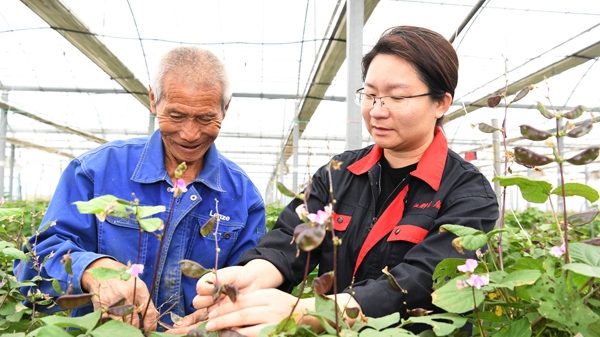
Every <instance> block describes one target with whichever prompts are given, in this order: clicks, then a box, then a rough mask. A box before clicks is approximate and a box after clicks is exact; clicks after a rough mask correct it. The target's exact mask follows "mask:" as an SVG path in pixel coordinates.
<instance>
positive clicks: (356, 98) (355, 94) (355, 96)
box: [354, 87, 431, 111]
mask: <svg viewBox="0 0 600 337" xmlns="http://www.w3.org/2000/svg"><path fill="white" fill-rule="evenodd" d="M364 89H365V88H364V87H363V88H360V89H357V90H356V91H355V92H354V103H356V105H358V106H359V107H361V108H363V109H373V108H374V107H375V104H377V99H379V104H381V106H382V107H383V108H385V109H386V110H389V109H388V108H387V107H386V106H385V101H384V100H383V99H384V98H394V99H407V98H415V97H423V96H429V95H431V93H430V92H428V93H424V94H419V95H410V96H392V95H389V96H379V97H377V96H373V95H369V94H367V93H364V92H362V91H361V90H364ZM361 95H364V96H367V97H372V98H373V105H372V106H370V107H367V108H365V107H363V105H362V104H360V103H359V97H360V96H361ZM390 111H391V110H390Z"/></svg>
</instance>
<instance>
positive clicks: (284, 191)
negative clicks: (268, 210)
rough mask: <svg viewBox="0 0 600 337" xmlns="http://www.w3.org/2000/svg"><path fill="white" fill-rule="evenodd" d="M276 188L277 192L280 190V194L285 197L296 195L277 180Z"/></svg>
mask: <svg viewBox="0 0 600 337" xmlns="http://www.w3.org/2000/svg"><path fill="white" fill-rule="evenodd" d="M277 190H278V191H279V192H281V194H283V195H285V196H286V197H290V198H295V197H296V193H294V192H292V191H291V190H290V189H289V188H287V187H285V185H284V184H282V183H280V182H277Z"/></svg>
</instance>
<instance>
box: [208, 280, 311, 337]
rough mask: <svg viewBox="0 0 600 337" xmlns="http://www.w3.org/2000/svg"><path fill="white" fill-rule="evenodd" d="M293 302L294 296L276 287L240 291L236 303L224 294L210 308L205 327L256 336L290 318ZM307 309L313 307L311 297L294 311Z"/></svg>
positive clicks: (302, 301)
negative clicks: (266, 328)
mask: <svg viewBox="0 0 600 337" xmlns="http://www.w3.org/2000/svg"><path fill="white" fill-rule="evenodd" d="M296 301H297V298H296V297H294V296H292V295H290V294H288V293H285V292H283V291H281V290H277V289H259V290H255V291H252V292H248V293H244V294H240V296H238V298H237V300H236V301H235V302H233V301H231V299H229V298H227V297H225V298H223V299H221V300H220V302H219V303H218V304H215V305H214V306H213V307H211V308H210V309H209V314H208V323H207V324H206V329H207V330H209V331H216V330H222V329H232V330H235V331H236V332H238V333H240V334H242V335H244V336H248V337H253V336H258V333H259V331H260V330H261V329H262V328H264V327H266V326H269V325H277V324H278V323H279V322H281V321H282V320H283V319H284V318H286V317H289V316H290V314H291V313H292V308H293V307H294V304H295V303H296ZM310 302H312V305H311V303H310ZM306 309H311V310H314V299H312V298H307V299H303V300H301V301H300V304H299V306H298V307H297V308H296V310H295V312H298V313H300V312H304V311H305V310H306Z"/></svg>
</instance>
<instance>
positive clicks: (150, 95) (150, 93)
mask: <svg viewBox="0 0 600 337" xmlns="http://www.w3.org/2000/svg"><path fill="white" fill-rule="evenodd" d="M148 98H149V99H150V112H151V113H152V114H153V115H154V116H156V104H155V103H154V102H156V101H155V99H154V98H155V97H154V91H152V87H148Z"/></svg>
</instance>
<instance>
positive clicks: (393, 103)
mask: <svg viewBox="0 0 600 337" xmlns="http://www.w3.org/2000/svg"><path fill="white" fill-rule="evenodd" d="M406 102H408V99H406V98H403V97H384V98H383V106H384V107H385V108H386V109H388V111H400V110H404V108H405V107H406Z"/></svg>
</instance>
